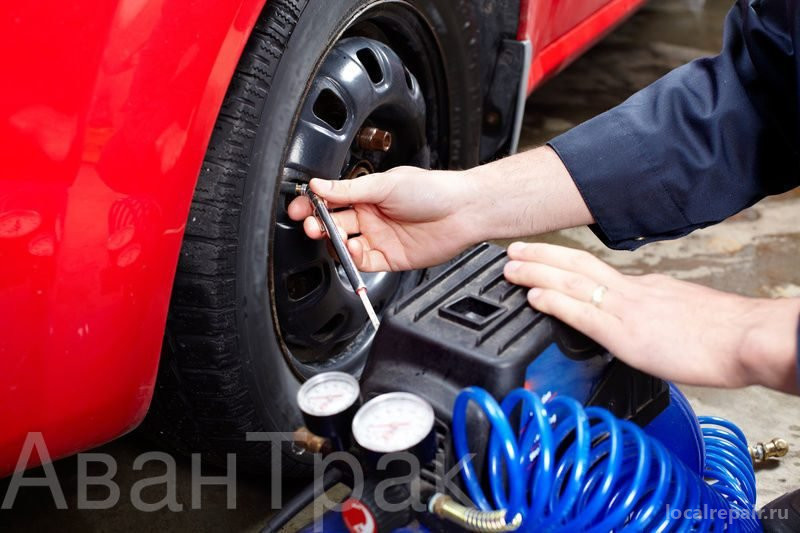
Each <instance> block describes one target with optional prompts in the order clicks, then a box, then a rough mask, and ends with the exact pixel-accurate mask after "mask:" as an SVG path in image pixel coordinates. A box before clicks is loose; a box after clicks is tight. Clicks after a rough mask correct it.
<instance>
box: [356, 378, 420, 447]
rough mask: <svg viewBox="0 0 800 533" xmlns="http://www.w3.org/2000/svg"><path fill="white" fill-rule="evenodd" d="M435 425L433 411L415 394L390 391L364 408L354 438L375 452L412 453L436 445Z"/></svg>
mask: <svg viewBox="0 0 800 533" xmlns="http://www.w3.org/2000/svg"><path fill="white" fill-rule="evenodd" d="M433 426H434V413H433V408H432V407H431V405H430V404H429V403H428V402H427V401H425V400H424V399H422V398H421V397H419V396H417V395H416V394H410V393H407V392H390V393H387V394H381V395H380V396H376V397H375V398H373V399H372V400H370V401H368V402H367V403H365V404H364V405H363V406H361V409H359V410H358V412H357V413H356V416H355V417H354V418H353V437H354V438H355V440H356V442H357V443H358V444H359V445H360V446H361V447H362V448H364V449H366V450H369V451H371V452H375V453H395V452H402V451H411V450H414V449H415V448H416V447H418V446H419V445H421V444H423V443H428V442H429V443H433V442H434V439H433ZM427 447H428V446H427V445H426V446H425V448H427ZM429 451H432V450H425V453H424V455H425V456H427V455H429V453H428V452H429ZM421 458H423V457H421ZM424 459H427V457H424Z"/></svg>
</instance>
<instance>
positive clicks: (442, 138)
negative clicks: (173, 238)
mask: <svg viewBox="0 0 800 533" xmlns="http://www.w3.org/2000/svg"><path fill="white" fill-rule="evenodd" d="M373 6H374V7H375V8H376V9H377V8H378V7H380V9H393V10H406V11H408V13H411V14H413V18H415V19H416V20H418V25H419V28H420V30H421V31H425V32H427V33H428V34H429V37H428V38H429V39H430V40H431V42H435V43H437V44H436V46H435V48H436V49H435V50H431V51H429V52H430V53H431V56H432V57H435V58H436V59H435V61H436V62H437V64H438V65H439V67H440V70H441V80H442V81H443V83H440V87H426V88H425V91H426V101H427V105H428V107H429V114H431V118H430V119H429V120H428V124H427V126H426V127H427V128H428V130H429V131H428V135H429V136H431V137H432V138H434V139H436V140H437V141H439V142H438V144H437V145H436V146H435V147H434V150H433V152H434V153H433V154H432V159H433V160H434V163H435V164H437V165H438V166H441V167H450V168H453V167H469V166H472V165H474V164H476V162H477V155H478V142H479V136H480V117H481V113H480V105H481V104H480V101H481V95H480V86H479V79H478V50H477V48H476V47H477V43H478V42H479V41H478V39H477V38H476V36H475V35H474V33H473V32H475V31H476V28H477V27H478V25H477V23H476V18H475V14H474V13H473V11H472V9H473V8H472V3H471V2H468V1H454V0H410V1H408V2H392V3H387V2H373V1H371V0H310V1H309V0H269V1H268V2H267V4H266V7H265V10H264V12H263V13H262V15H261V17H260V19H259V21H258V23H257V24H256V27H255V30H254V32H253V34H252V36H251V37H250V40H249V42H248V44H247V46H246V48H245V50H244V52H243V55H242V58H241V60H240V61H239V65H238V67H237V70H236V73H235V75H234V77H233V80H232V81H231V84H230V87H229V89H228V92H227V95H226V97H225V100H224V103H223V106H222V109H221V112H220V115H219V119H218V121H217V123H216V125H215V128H214V132H213V135H212V138H211V141H210V144H209V147H208V152H207V154H206V158H205V161H204V164H203V167H202V170H201V173H200V176H199V179H198V182H197V188H196V192H195V196H194V201H193V203H192V206H191V211H190V215H189V219H188V223H187V226H186V235H185V238H184V244H183V248H182V251H181V256H180V261H179V264H178V271H177V274H176V277H175V284H174V289H173V293H172V300H171V304H170V311H169V318H168V323H167V330H166V336H165V340H164V346H163V351H162V359H161V364H160V368H159V375H158V381H157V387H156V393H155V397H154V399H153V403H152V406H151V409H150V412H149V414H148V416H147V418H146V420H145V424H144V426H145V429H146V430H147V431H148V433H150V434H151V435H155V436H156V438H157V439H158V440H159V441H161V442H162V443H165V444H167V445H169V446H171V447H172V448H174V449H176V450H177V451H181V452H184V453H185V452H201V453H203V454H205V455H206V457H207V458H208V459H210V460H212V461H215V462H219V463H220V464H225V454H227V453H236V454H237V465H238V466H239V468H240V469H243V470H247V471H250V472H254V471H258V472H265V471H267V470H268V469H269V464H270V446H269V444H267V443H255V442H247V441H246V440H245V434H246V433H247V432H254V431H291V430H292V429H294V428H295V427H296V426H298V425H299V424H300V417H299V414H298V412H297V410H296V408H295V405H294V395H295V392H296V390H297V387H298V384H299V382H300V380H301V379H302V377H301V376H300V375H301V374H303V372H298V371H297V368H296V367H295V366H293V364H291V362H290V361H289V359H287V356H286V346H285V345H284V344H283V343H282V341H281V337H280V333H279V329H278V325H277V318H276V316H275V313H274V310H273V305H272V304H271V289H270V287H271V285H270V283H271V278H270V276H271V273H270V265H271V255H270V254H273V253H276V254H277V253H279V251H278V250H272V247H271V245H270V243H271V238H272V235H273V231H274V221H275V217H276V215H275V213H276V210H277V209H279V208H280V206H279V202H278V198H279V194H278V193H277V188H278V181H279V177H280V176H281V175H282V172H285V170H284V169H283V165H284V162H285V161H286V157H287V149H288V145H289V139H290V138H291V136H292V134H293V131H294V128H295V125H296V121H297V116H298V113H299V110H300V108H301V106H302V103H303V100H304V98H305V95H306V93H307V91H308V90H309V84H310V80H312V79H313V78H314V76H315V73H316V71H317V69H318V68H319V67H320V63H321V61H322V59H323V58H324V57H325V56H326V54H327V52H328V51H329V50H330V49H331V47H332V46H333V44H334V43H335V42H336V41H337V40H338V39H339V38H340V37H341V36H342V35H343V32H344V30H345V29H346V28H347V27H352V26H351V25H352V24H353V23H354V22H355V21H363V20H365V18H367V17H368V16H369V13H370V12H369V11H368V10H369V9H371V8H372V7H373ZM381 6H383V7H381ZM365 10H367V11H366V13H365ZM404 16H405V15H404ZM409 16H411V15H409ZM359 17H361V18H359ZM365 24H366V25H364V24H362V25H361V26H358V27H359V28H368V27H369V25H370V24H372V22H368V23H365ZM363 31H369V30H368V29H367V30H363ZM390 34H391V31H388V30H387V32H385V33H384V34H383V35H384V36H385V35H390ZM403 46H406V45H403V44H400V45H399V47H400V48H403ZM398 53H399V54H401V55H402V53H405V54H406V55H411V54H413V53H414V51H413V50H404V51H402V52H398ZM408 60H409V61H413V58H409V59H408ZM409 68H411V67H409ZM423 77H424V76H423ZM420 80H421V81H422V78H420ZM433 115H435V116H433ZM287 450H288V449H287ZM288 457H290V459H289V460H287V459H286V458H284V460H283V466H284V469H283V473H284V475H291V474H293V473H298V470H299V469H302V466H301V465H302V463H303V459H302V458H301V459H300V461H299V462H298V460H297V457H296V456H295V455H294V454H290V455H289V456H288Z"/></svg>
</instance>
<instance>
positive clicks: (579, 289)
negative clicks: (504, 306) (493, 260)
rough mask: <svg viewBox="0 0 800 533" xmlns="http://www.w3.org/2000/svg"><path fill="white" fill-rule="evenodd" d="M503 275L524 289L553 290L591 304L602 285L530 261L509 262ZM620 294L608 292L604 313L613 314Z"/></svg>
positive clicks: (604, 301) (580, 276) (586, 278)
mask: <svg viewBox="0 0 800 533" xmlns="http://www.w3.org/2000/svg"><path fill="white" fill-rule="evenodd" d="M503 273H504V274H505V276H506V279H507V280H508V281H510V282H511V283H514V284H516V285H522V286H524V287H539V288H541V289H552V290H555V291H558V292H560V293H563V294H566V295H567V296H569V297H571V298H574V299H576V300H579V301H581V302H590V301H591V299H592V294H593V293H594V291H595V290H596V289H597V287H598V286H599V285H601V283H598V282H596V281H594V280H592V279H590V278H588V277H586V276H584V275H583V274H579V273H576V272H570V271H568V270H562V269H560V268H556V267H552V266H550V265H545V264H543V263H535V262H530V261H509V262H508V263H506V266H505V268H504V271H503ZM619 298H620V295H619V292H617V291H613V290H612V291H608V292H607V293H606V294H605V297H604V298H603V302H602V305H601V307H602V309H603V310H604V311H608V312H613V310H614V309H616V308H617V306H618V304H619Z"/></svg>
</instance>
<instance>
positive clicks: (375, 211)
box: [289, 146, 594, 271]
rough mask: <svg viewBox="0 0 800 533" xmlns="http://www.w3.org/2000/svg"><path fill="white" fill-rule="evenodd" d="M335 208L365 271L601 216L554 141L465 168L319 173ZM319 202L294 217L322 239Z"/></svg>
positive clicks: (412, 264)
mask: <svg viewBox="0 0 800 533" xmlns="http://www.w3.org/2000/svg"><path fill="white" fill-rule="evenodd" d="M311 189H312V190H313V191H314V192H315V193H317V194H318V195H319V196H321V197H322V198H323V199H325V200H326V201H328V205H329V206H330V207H332V208H335V207H342V208H347V209H345V210H343V211H340V212H338V213H336V214H334V219H335V220H336V224H337V225H338V226H339V228H340V231H341V232H342V233H346V234H347V235H353V236H355V237H353V238H351V239H349V240H348V248H349V250H350V253H351V254H352V255H353V259H354V260H355V262H356V265H358V267H359V269H361V270H364V271H382V270H408V269H414V268H423V267H428V266H432V265H437V264H439V263H443V262H444V261H447V260H448V259H450V258H452V257H453V256H455V255H457V254H458V253H459V252H461V251H462V250H464V249H465V248H467V247H468V246H469V245H471V244H475V243H478V242H481V241H485V240H490V239H510V238H514V237H520V236H522V235H535V234H537V233H544V232H546V231H552V230H555V229H561V228H567V227H572V226H580V225H583V224H591V223H592V222H593V221H594V220H593V218H592V215H591V213H590V212H589V209H588V208H587V207H586V204H585V203H584V201H583V198H582V197H581V195H580V193H579V192H578V189H577V188H576V187H575V184H574V183H573V181H572V178H570V175H569V172H568V171H567V169H566V167H564V164H563V163H562V162H561V159H559V157H558V155H556V153H555V152H554V151H553V150H551V149H550V148H548V147H546V146H545V147H541V148H536V149H534V150H529V151H527V152H524V153H521V154H517V155H514V156H511V157H506V158H505V159H501V160H499V161H494V162H492V163H488V164H486V165H483V166H480V167H475V168H472V169H469V170H463V171H442V170H422V169H418V168H412V167H398V168H394V169H392V170H390V171H388V172H383V173H380V174H370V175H368V176H364V177H361V178H355V179H352V180H346V181H325V180H319V179H313V180H311ZM311 214H312V210H311V203H310V202H309V201H308V199H306V198H296V199H295V200H294V201H292V203H291V204H290V205H289V216H290V217H291V218H292V219H294V220H298V221H299V220H303V219H305V222H304V228H305V231H306V234H307V235H308V236H309V237H311V238H312V239H320V238H322V232H321V231H320V227H319V224H318V223H317V221H316V219H314V218H313V217H311Z"/></svg>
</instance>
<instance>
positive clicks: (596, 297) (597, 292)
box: [589, 285, 608, 308]
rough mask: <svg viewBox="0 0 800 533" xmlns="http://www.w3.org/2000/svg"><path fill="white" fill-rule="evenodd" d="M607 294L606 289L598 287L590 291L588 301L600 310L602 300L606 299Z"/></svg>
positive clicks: (603, 286) (601, 286)
mask: <svg viewBox="0 0 800 533" xmlns="http://www.w3.org/2000/svg"><path fill="white" fill-rule="evenodd" d="M607 292H608V287H606V286H605V285H598V286H597V287H595V288H594V290H593V291H592V298H591V300H589V301H590V302H591V304H592V305H593V306H595V307H597V308H600V306H601V305H603V298H605V297H606V293H607Z"/></svg>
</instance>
